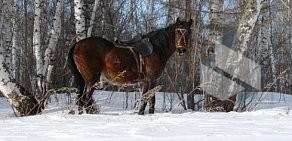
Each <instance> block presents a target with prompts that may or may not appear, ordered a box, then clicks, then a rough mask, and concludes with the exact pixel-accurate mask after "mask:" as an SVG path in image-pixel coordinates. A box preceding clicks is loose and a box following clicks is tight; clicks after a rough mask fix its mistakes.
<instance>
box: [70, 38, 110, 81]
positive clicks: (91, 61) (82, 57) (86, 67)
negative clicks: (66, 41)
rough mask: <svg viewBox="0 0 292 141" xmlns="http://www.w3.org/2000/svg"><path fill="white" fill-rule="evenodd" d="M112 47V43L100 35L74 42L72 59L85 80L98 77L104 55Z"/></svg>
mask: <svg viewBox="0 0 292 141" xmlns="http://www.w3.org/2000/svg"><path fill="white" fill-rule="evenodd" d="M112 48H113V43H112V42H110V41H108V40H106V39H104V38H101V37H89V38H86V39H83V40H80V41H79V42H77V43H76V44H75V46H74V51H73V52H72V53H73V59H74V62H75V64H76V66H77V68H78V70H79V72H80V73H81V75H82V77H83V79H84V80H85V81H87V82H88V81H91V80H92V79H98V78H97V77H99V75H100V73H101V71H102V68H103V66H104V58H105V55H106V54H107V53H108V52H109V51H110V50H111V49H112Z"/></svg>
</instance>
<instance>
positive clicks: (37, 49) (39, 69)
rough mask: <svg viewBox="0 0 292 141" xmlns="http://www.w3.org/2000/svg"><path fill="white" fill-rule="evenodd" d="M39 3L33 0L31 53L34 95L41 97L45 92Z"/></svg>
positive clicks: (38, 0) (37, 0)
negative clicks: (34, 83)
mask: <svg viewBox="0 0 292 141" xmlns="http://www.w3.org/2000/svg"><path fill="white" fill-rule="evenodd" d="M41 3H42V0H35V3H34V4H35V9H34V28H33V51H34V56H35V60H36V93H37V94H38V95H42V94H43V93H44V92H45V82H44V77H45V76H44V75H43V58H42V49H41V11H42V9H41Z"/></svg>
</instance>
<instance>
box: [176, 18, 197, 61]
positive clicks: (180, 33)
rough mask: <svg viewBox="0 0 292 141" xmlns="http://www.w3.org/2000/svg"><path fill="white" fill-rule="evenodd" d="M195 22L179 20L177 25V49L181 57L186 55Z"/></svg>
mask: <svg viewBox="0 0 292 141" xmlns="http://www.w3.org/2000/svg"><path fill="white" fill-rule="evenodd" d="M192 23H193V20H192V19H190V20H189V21H180V19H179V18H177V20H176V23H175V47H176V50H177V52H178V54H179V55H180V56H181V55H183V54H184V53H185V51H186V47H187V45H188V41H189V39H190V35H191V26H192Z"/></svg>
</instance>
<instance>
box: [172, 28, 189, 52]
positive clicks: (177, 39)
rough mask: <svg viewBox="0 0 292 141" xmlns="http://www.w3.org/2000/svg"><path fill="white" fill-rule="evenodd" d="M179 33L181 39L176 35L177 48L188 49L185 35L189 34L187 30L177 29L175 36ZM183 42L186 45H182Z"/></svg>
mask: <svg viewBox="0 0 292 141" xmlns="http://www.w3.org/2000/svg"><path fill="white" fill-rule="evenodd" d="M177 32H179V33H181V36H180V37H179V38H177V37H178V36H177V35H175V36H176V37H175V42H176V48H184V47H186V43H187V42H186V36H185V33H186V32H187V30H186V29H184V28H177V29H175V34H177ZM181 40H183V42H184V45H180V42H181Z"/></svg>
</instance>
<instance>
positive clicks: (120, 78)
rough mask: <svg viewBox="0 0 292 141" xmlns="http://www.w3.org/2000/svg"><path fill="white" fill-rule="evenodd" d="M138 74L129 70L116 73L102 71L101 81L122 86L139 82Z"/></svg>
mask: <svg viewBox="0 0 292 141" xmlns="http://www.w3.org/2000/svg"><path fill="white" fill-rule="evenodd" d="M139 79H140V78H139V75H138V74H137V73H133V72H129V71H127V70H124V71H122V72H118V73H112V74H109V73H102V75H101V81H106V82H108V83H110V84H111V85H116V86H124V85H135V84H136V83H137V82H139Z"/></svg>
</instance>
